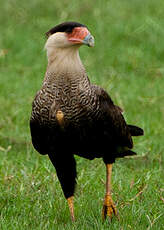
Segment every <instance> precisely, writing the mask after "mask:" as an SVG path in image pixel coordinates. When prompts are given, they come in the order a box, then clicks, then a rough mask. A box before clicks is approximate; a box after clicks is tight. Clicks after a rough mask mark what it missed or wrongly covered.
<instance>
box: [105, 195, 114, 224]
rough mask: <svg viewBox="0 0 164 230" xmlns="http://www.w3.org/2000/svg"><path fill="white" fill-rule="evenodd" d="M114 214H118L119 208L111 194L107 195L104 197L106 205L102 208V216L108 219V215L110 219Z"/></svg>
mask: <svg viewBox="0 0 164 230" xmlns="http://www.w3.org/2000/svg"><path fill="white" fill-rule="evenodd" d="M113 214H114V215H115V216H117V209H116V206H115V204H114V202H113V200H112V198H111V196H110V195H106V196H105V199H104V205H103V210H102V217H103V220H105V219H106V217H107V216H108V217H109V220H111V219H112V216H113Z"/></svg>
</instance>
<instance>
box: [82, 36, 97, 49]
mask: <svg viewBox="0 0 164 230" xmlns="http://www.w3.org/2000/svg"><path fill="white" fill-rule="evenodd" d="M94 43H95V40H94V37H93V36H92V35H91V34H90V33H89V34H87V36H85V38H84V39H83V44H85V45H87V46H89V47H93V46H94Z"/></svg>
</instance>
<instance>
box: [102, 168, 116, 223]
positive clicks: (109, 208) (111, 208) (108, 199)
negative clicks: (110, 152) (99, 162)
mask: <svg viewBox="0 0 164 230" xmlns="http://www.w3.org/2000/svg"><path fill="white" fill-rule="evenodd" d="M111 175H112V164H106V194H105V198H104V205H103V210H102V218H103V220H105V219H106V217H107V216H108V217H109V219H110V220H111V219H112V215H113V214H114V215H116V216H117V210H116V206H115V205H114V202H113V200H112V196H111Z"/></svg>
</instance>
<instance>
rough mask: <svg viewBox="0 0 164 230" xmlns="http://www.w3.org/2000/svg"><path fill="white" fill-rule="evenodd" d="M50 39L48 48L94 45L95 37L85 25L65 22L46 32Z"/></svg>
mask: <svg viewBox="0 0 164 230" xmlns="http://www.w3.org/2000/svg"><path fill="white" fill-rule="evenodd" d="M46 35H47V37H48V39H47V42H46V45H45V47H46V49H47V48H49V47H54V48H67V47H80V46H81V45H83V44H84V45H88V46H90V47H92V46H94V37H93V36H92V35H91V34H90V32H89V30H88V29H87V27H86V26H85V25H82V24H80V23H77V22H64V23H62V24H59V25H57V26H55V27H53V28H52V29H50V30H49V31H48V32H47V33H46Z"/></svg>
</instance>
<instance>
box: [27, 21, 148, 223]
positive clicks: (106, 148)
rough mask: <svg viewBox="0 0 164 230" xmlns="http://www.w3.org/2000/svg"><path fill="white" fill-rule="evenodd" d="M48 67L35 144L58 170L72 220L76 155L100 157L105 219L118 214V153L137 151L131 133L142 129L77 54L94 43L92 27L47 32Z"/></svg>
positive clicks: (36, 109) (34, 124) (70, 25)
mask: <svg viewBox="0 0 164 230" xmlns="http://www.w3.org/2000/svg"><path fill="white" fill-rule="evenodd" d="M46 35H47V41H46V44H45V48H46V50H47V57H48V66H47V71H46V74H45V78H44V81H43V85H42V87H41V89H40V90H39V91H38V92H37V94H36V96H35V99H34V101H33V104H32V114H31V119H30V129H31V136H32V143H33V146H34V148H35V149H36V150H37V151H38V152H39V153H40V154H43V155H44V154H48V156H49V158H50V160H51V162H52V164H53V165H54V167H55V169H56V173H57V176H58V179H59V181H60V184H61V187H62V190H63V193H64V196H65V198H66V199H67V201H68V205H69V210H70V215H71V218H72V221H74V220H75V217H74V205H73V198H74V191H75V185H76V162H75V158H74V155H78V156H80V157H84V158H87V159H90V160H93V159H94V158H102V159H103V161H104V163H105V165H106V193H105V198H104V203H103V209H102V216H103V219H105V218H106V217H108V218H109V219H110V218H112V216H113V214H114V215H117V211H116V207H115V205H114V202H113V200H112V197H111V173H112V164H113V163H114V162H115V159H116V158H118V157H124V156H127V155H133V154H135V153H134V152H133V151H131V149H132V147H133V142H132V136H139V135H143V130H142V129H141V128H139V127H136V126H133V125H127V123H126V122H125V120H124V117H123V115H122V111H121V109H120V108H119V107H118V106H116V105H115V104H114V103H113V101H112V99H111V98H110V96H109V95H108V93H107V92H106V91H105V90H104V89H102V88H101V87H99V86H97V85H93V84H91V82H90V80H89V79H88V76H87V73H86V71H85V68H84V66H83V64H82V62H81V59H80V57H79V48H80V47H81V46H82V45H87V46H89V47H92V46H94V37H93V36H92V35H91V34H90V32H89V30H88V28H87V27H86V26H85V25H82V24H80V23H77V22H65V23H62V24H60V25H57V26H55V27H54V28H52V29H51V30H49V31H48V32H47V33H46Z"/></svg>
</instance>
